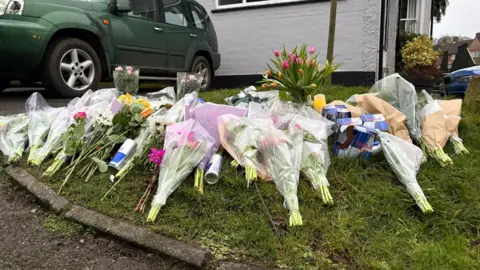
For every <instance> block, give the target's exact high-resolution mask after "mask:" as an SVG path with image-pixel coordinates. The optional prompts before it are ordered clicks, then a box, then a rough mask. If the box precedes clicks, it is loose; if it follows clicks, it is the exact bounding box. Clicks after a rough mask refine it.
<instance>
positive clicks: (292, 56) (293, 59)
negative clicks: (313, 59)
mask: <svg viewBox="0 0 480 270" xmlns="http://www.w3.org/2000/svg"><path fill="white" fill-rule="evenodd" d="M296 59H297V55H296V54H294V53H292V54H290V62H291V63H292V64H293V62H295V60H296Z"/></svg>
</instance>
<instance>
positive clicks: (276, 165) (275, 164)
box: [261, 129, 303, 226]
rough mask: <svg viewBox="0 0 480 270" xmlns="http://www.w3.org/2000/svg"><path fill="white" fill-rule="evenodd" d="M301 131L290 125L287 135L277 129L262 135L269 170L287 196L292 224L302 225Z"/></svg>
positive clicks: (279, 188)
mask: <svg viewBox="0 0 480 270" xmlns="http://www.w3.org/2000/svg"><path fill="white" fill-rule="evenodd" d="M299 131H300V130H299V129H290V130H289V134H288V136H287V135H286V134H285V133H283V132H282V131H280V130H278V129H270V130H269V131H268V132H265V133H263V134H262V137H261V151H262V152H263V153H265V154H264V158H265V163H266V164H267V168H268V172H269V174H270V175H271V176H272V180H273V182H274V183H275V185H276V186H277V189H278V191H279V192H280V194H282V196H283V198H284V199H285V201H284V206H285V207H286V208H287V209H288V210H290V214H289V224H290V226H298V225H303V221H302V216H301V215H300V209H299V206H298V197H297V188H298V183H299V178H300V164H301V159H302V142H303V136H302V133H301V132H299Z"/></svg>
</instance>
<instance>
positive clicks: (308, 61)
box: [305, 57, 310, 66]
mask: <svg viewBox="0 0 480 270" xmlns="http://www.w3.org/2000/svg"><path fill="white" fill-rule="evenodd" d="M305 64H306V65H307V66H310V57H309V58H307V61H305Z"/></svg>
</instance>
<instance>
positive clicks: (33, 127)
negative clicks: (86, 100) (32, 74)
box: [25, 92, 62, 164]
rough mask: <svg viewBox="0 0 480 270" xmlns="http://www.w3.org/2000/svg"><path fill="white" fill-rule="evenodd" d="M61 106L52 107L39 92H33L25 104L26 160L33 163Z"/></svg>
mask: <svg viewBox="0 0 480 270" xmlns="http://www.w3.org/2000/svg"><path fill="white" fill-rule="evenodd" d="M61 110H62V108H53V107H50V105H48V103H47V101H45V99H44V98H43V97H42V95H41V94H39V93H37V92H35V93H33V94H32V95H31V96H30V97H29V98H28V99H27V102H26V104H25V111H26V112H27V114H28V118H29V123H28V144H29V146H30V154H29V155H28V160H27V162H28V163H29V164H32V163H33V160H35V158H36V155H37V150H38V149H39V148H40V147H41V146H42V145H43V144H44V143H45V140H46V138H47V135H48V132H49V131H50V127H51V126H52V123H53V121H54V120H55V118H56V117H57V115H58V114H59V113H60V112H61Z"/></svg>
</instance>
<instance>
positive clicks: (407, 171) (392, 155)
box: [379, 132, 433, 213]
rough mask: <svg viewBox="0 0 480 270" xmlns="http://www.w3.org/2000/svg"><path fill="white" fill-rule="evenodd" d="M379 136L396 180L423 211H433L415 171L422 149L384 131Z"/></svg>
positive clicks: (418, 166)
mask: <svg viewBox="0 0 480 270" xmlns="http://www.w3.org/2000/svg"><path fill="white" fill-rule="evenodd" d="M379 137H380V142H381V144H382V150H383V154H384V155H385V158H386V159H387V162H388V164H389V165H390V168H391V169H392V171H393V172H394V173H395V175H396V176H397V178H398V180H400V182H401V183H402V184H403V185H404V186H405V187H406V188H407V192H408V193H409V194H410V195H411V196H412V197H413V198H414V199H415V202H416V203H417V205H418V206H419V207H420V209H421V210H422V212H423V213H430V212H433V209H432V206H431V205H430V204H429V203H428V201H427V198H426V197H425V194H423V191H422V188H421V187H420V185H419V184H418V182H417V173H418V170H419V169H420V165H421V164H422V160H423V152H422V149H420V148H418V147H417V146H415V145H413V144H411V143H409V142H407V141H404V140H402V139H400V138H398V137H396V136H393V135H390V134H388V133H385V132H379Z"/></svg>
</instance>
